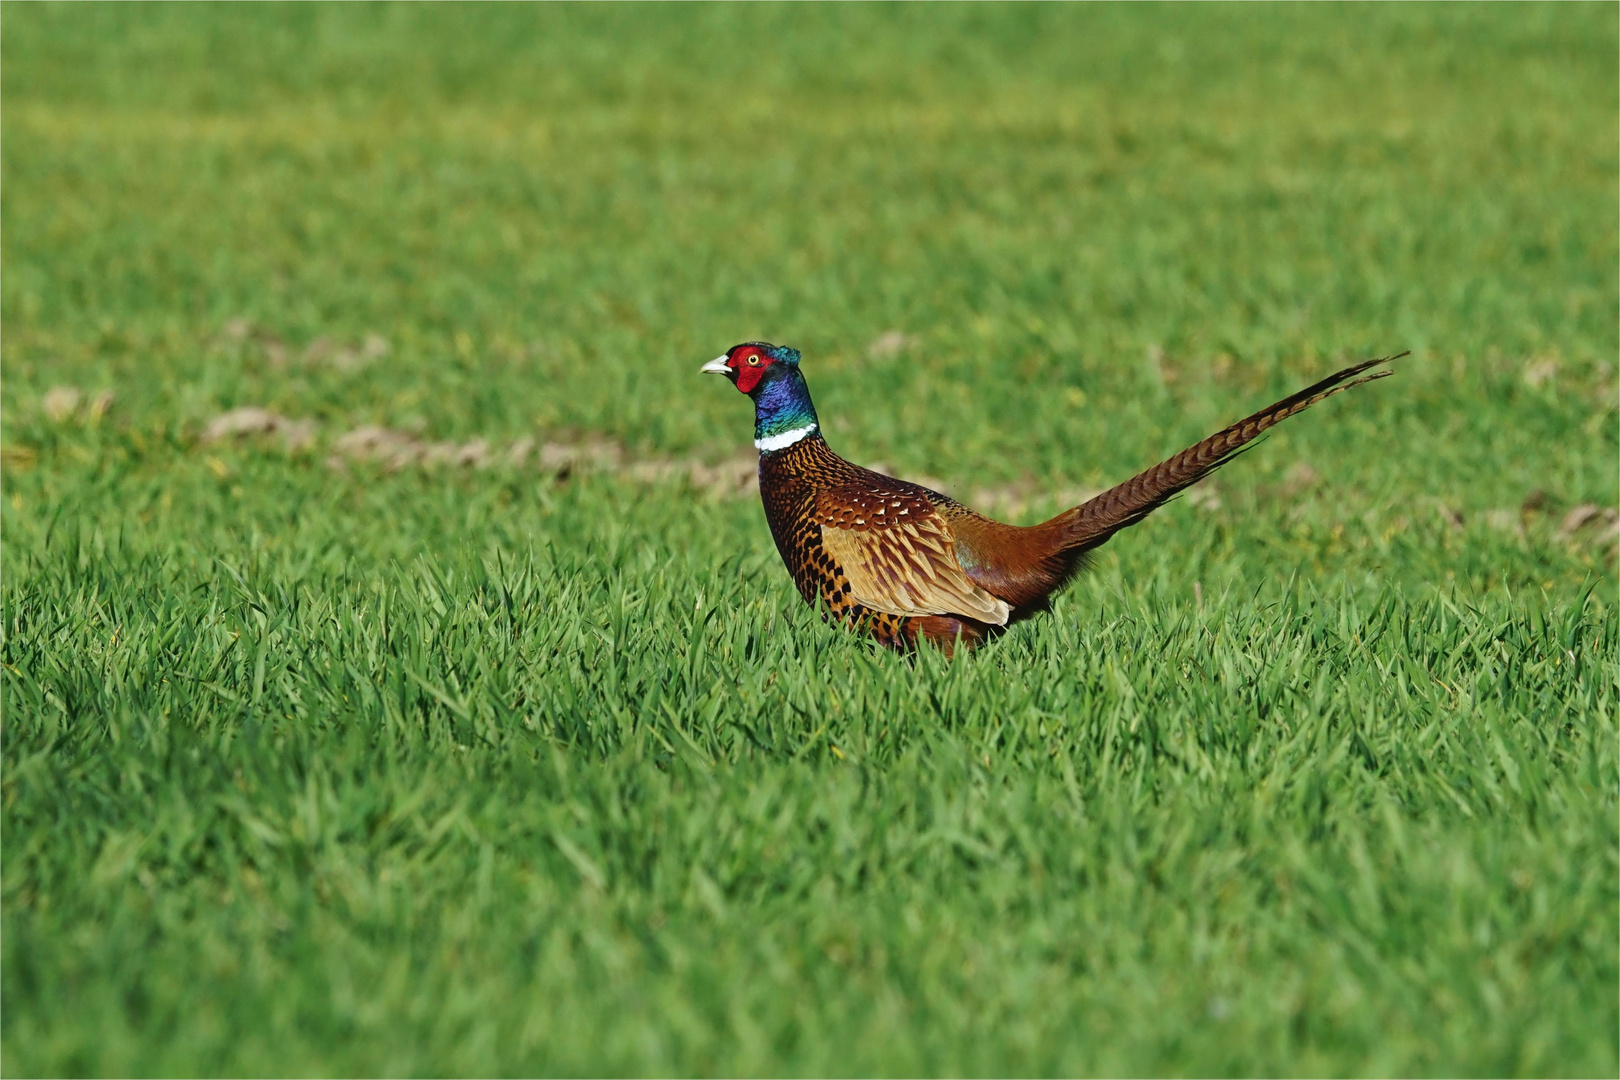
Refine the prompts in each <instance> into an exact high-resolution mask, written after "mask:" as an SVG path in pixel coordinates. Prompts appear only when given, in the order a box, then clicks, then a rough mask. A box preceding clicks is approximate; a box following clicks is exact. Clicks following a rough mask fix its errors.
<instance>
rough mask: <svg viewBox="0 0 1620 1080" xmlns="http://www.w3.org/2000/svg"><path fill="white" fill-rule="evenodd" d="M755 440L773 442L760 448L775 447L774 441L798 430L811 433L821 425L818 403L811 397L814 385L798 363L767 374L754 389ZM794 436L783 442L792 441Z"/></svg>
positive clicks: (756, 441)
mask: <svg viewBox="0 0 1620 1080" xmlns="http://www.w3.org/2000/svg"><path fill="white" fill-rule="evenodd" d="M753 397H754V442H755V443H756V444H759V443H765V444H769V445H766V446H761V447H760V449H762V450H766V449H772V448H775V447H774V444H775V443H778V442H781V440H782V439H784V438H786V437H787V436H789V435H792V434H794V433H796V432H797V433H800V437H801V438H802V437H803V436H804V435H808V434H810V432H811V431H812V430H814V429H815V428H816V426H817V423H816V407H815V405H814V404H813V403H812V402H811V401H810V387H809V386H807V385H805V381H804V376H803V375H801V374H800V373H799V369H798V367H797V366H793V367H788V368H785V369H784V370H783V371H782V373H781V374H779V375H775V376H774V377H773V378H767V379H766V380H765V381H764V382H762V383H760V385H759V387H758V388H757V389H756V390H755V391H754V394H753ZM797 441H798V440H797V439H790V440H789V441H788V442H786V443H782V444H781V445H782V446H788V445H791V444H792V443H793V442H797Z"/></svg>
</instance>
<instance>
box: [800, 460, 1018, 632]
mask: <svg viewBox="0 0 1620 1080" xmlns="http://www.w3.org/2000/svg"><path fill="white" fill-rule="evenodd" d="M816 520H817V523H818V524H820V526H821V543H822V546H823V547H824V548H825V549H826V551H827V554H829V555H831V556H832V558H833V560H834V561H835V562H837V563H838V565H839V568H840V569H841V570H842V571H843V574H844V577H845V578H846V579H848V581H849V589H850V595H851V596H852V597H853V598H854V599H855V601H856V602H858V603H860V604H861V605H863V606H864V607H868V608H870V609H872V610H873V611H881V612H885V613H887V614H890V615H907V616H917V615H962V616H966V617H967V618H970V619H977V620H978V621H980V622H984V623H989V624H991V625H993V626H1005V625H1006V624H1007V617H1008V615H1009V614H1010V613H1011V612H1010V609H1009V608H1008V606H1007V603H1006V601H1004V600H1002V599H1000V598H999V597H996V596H992V595H991V594H990V593H988V592H986V591H985V590H984V589H982V588H980V587H979V586H978V585H975V584H974V583H973V582H972V580H971V579H969V578H968V576H967V574H966V573H965V572H964V571H963V570H962V564H961V563H960V562H958V561H957V558H956V540H955V538H954V537H953V536H952V535H951V529H950V525H949V524H948V523H947V522H946V520H945V519H944V518H943V517H942V516H940V514H939V512H938V511H937V510H935V509H934V505H933V504H932V503H931V502H929V501H928V499H927V497H926V496H924V495H922V494H920V493H917V492H913V491H906V490H904V489H902V488H900V487H899V486H898V485H896V486H895V487H893V488H885V487H883V486H878V485H872V484H864V483H859V484H844V485H842V486H840V487H835V488H829V489H827V490H825V491H822V492H820V493H819V494H818V495H817V496H816Z"/></svg>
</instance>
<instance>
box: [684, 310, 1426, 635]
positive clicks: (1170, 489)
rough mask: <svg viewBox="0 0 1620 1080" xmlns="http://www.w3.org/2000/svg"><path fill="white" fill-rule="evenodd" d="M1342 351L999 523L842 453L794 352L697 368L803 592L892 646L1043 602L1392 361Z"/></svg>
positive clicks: (764, 346)
mask: <svg viewBox="0 0 1620 1080" xmlns="http://www.w3.org/2000/svg"><path fill="white" fill-rule="evenodd" d="M1405 355H1406V354H1405V353H1400V354H1399V355H1397V356H1389V357H1380V358H1378V359H1376V360H1365V361H1362V362H1361V363H1359V364H1353V365H1351V366H1350V367H1347V368H1345V369H1344V370H1343V371H1339V372H1335V373H1334V374H1332V375H1330V376H1328V377H1327V378H1325V379H1323V380H1321V381H1320V382H1317V383H1313V384H1312V385H1310V386H1307V387H1306V388H1305V389H1303V390H1300V391H1299V392H1297V393H1294V394H1291V395H1289V396H1288V397H1285V398H1283V399H1282V400H1281V401H1279V402H1276V403H1275V404H1273V405H1270V406H1267V407H1266V408H1264V409H1261V410H1260V411H1259V412H1257V413H1255V414H1253V415H1252V416H1248V417H1245V418H1244V419H1242V420H1239V421H1238V422H1237V423H1235V424H1232V425H1231V426H1229V427H1226V428H1223V429H1221V430H1220V431H1217V432H1216V433H1215V434H1213V435H1211V436H1210V437H1209V438H1207V439H1204V440H1203V441H1202V442H1199V443H1197V444H1195V445H1193V446H1190V447H1188V448H1187V449H1185V450H1183V451H1182V452H1181V453H1179V454H1175V455H1173V456H1172V457H1169V458H1166V459H1165V460H1164V461H1161V462H1159V464H1157V465H1154V466H1153V467H1152V468H1150V469H1146V470H1144V471H1142V472H1140V473H1138V474H1137V475H1136V476H1133V477H1131V479H1129V480H1127V481H1125V482H1124V483H1123V484H1119V485H1117V486H1115V487H1113V488H1110V489H1109V490H1107V491H1105V492H1103V493H1102V494H1101V495H1098V496H1097V497H1095V498H1093V499H1090V500H1088V501H1086V502H1084V503H1081V504H1080V505H1079V506H1076V507H1074V508H1072V509H1069V510H1065V511H1064V512H1063V513H1061V514H1058V515H1057V516H1056V517H1054V518H1052V519H1051V520H1049V521H1044V522H1041V523H1040V524H1039V525H1028V526H1019V525H1007V524H1004V523H1002V522H999V521H994V520H992V519H990V518H987V517H985V516H984V515H983V514H979V513H976V512H974V511H972V510H970V509H968V508H967V507H966V506H963V505H962V504H961V503H959V502H957V501H956V500H954V499H952V498H950V497H949V496H946V495H942V494H940V493H939V492H937V491H932V490H930V489H928V488H925V487H923V486H921V485H920V484H913V483H910V482H909V481H906V480H899V479H896V478H895V477H892V476H885V475H883V474H882V473H877V472H873V471H872V470H870V469H863V468H861V467H860V466H859V465H855V464H853V463H851V462H848V461H845V460H844V459H843V458H841V457H839V456H838V455H837V454H835V453H833V451H832V448H831V447H829V446H828V445H827V442H826V440H825V439H824V438H823V437H822V435H821V429H820V422H819V420H818V419H817V417H816V410H815V405H814V404H813V403H812V402H811V400H810V388H809V386H808V385H807V384H806V383H805V380H804V374H803V373H802V372H801V371H800V370H799V359H800V357H799V351H798V350H797V349H792V348H788V347H787V346H783V345H772V344H769V343H768V342H763V341H749V342H744V343H743V344H741V345H735V346H733V347H732V348H731V349H729V350H727V352H726V354H725V355H724V356H718V357H716V358H715V359H713V360H711V361H709V363H707V364H705V365H704V366H703V369H702V370H703V371H705V372H708V373H710V374H715V375H724V376H726V377H727V378H729V379H730V380H731V381H732V382H733V383H734V384H735V385H736V387H737V389H738V390H740V391H742V392H743V393H744V394H747V395H748V396H749V398H751V399H752V400H753V402H754V445H755V446H756V447H757V448H758V449H759V494H760V499H761V501H762V502H763V503H764V505H765V520H766V521H767V523H768V524H769V525H770V529H771V536H772V538H774V539H775V541H776V549H777V551H778V552H780V553H781V556H782V561H783V562H784V563H786V564H787V568H788V573H789V574H791V575H792V577H793V583H794V585H796V586H797V587H798V590H799V594H800V595H801V596H803V597H804V599H805V602H806V603H809V604H811V605H812V606H815V607H818V608H820V609H821V610H822V612H823V613H824V615H825V617H827V618H830V619H833V620H835V621H839V622H843V623H847V624H849V625H851V626H854V627H856V628H858V629H863V630H865V631H866V632H867V633H870V634H871V635H872V636H873V637H874V638H876V639H877V640H878V641H880V642H882V643H883V644H884V645H887V646H890V647H891V648H897V649H910V648H914V647H915V646H916V645H918V644H919V643H920V642H924V641H926V642H930V643H932V644H934V645H937V646H939V647H940V648H942V649H944V650H945V651H946V652H950V651H952V650H953V649H955V647H956V646H957V645H958V644H962V645H965V646H969V647H971V646H974V645H977V644H979V643H980V642H982V641H985V640H987V639H988V638H991V637H993V636H995V635H996V634H998V633H1000V632H1001V631H1003V630H1005V629H1006V628H1007V627H1008V626H1010V625H1012V624H1013V623H1015V622H1018V621H1019V620H1021V619H1025V618H1028V617H1029V616H1031V615H1034V614H1037V613H1039V612H1041V611H1045V610H1047V609H1048V607H1049V606H1050V603H1051V599H1052V597H1053V595H1055V594H1056V593H1057V592H1058V591H1059V590H1061V589H1062V588H1063V587H1064V586H1065V585H1067V584H1068V583H1069V582H1070V581H1071V580H1073V578H1074V576H1075V575H1076V574H1078V573H1079V572H1080V571H1081V570H1082V569H1083V568H1084V567H1085V564H1086V561H1087V558H1088V556H1089V554H1090V553H1091V552H1092V551H1095V550H1096V549H1097V548H1098V547H1099V546H1101V545H1102V544H1103V543H1104V542H1106V541H1107V540H1108V538H1109V537H1111V536H1113V535H1114V534H1115V533H1116V532H1118V531H1119V530H1121V529H1124V528H1128V527H1130V526H1132V525H1134V524H1136V523H1137V522H1139V521H1141V520H1142V519H1143V518H1145V517H1147V515H1148V514H1150V513H1152V512H1153V511H1154V510H1156V509H1158V508H1159V507H1160V506H1163V505H1164V504H1165V503H1166V502H1168V501H1169V500H1170V499H1172V498H1174V497H1175V496H1176V495H1177V494H1179V493H1180V492H1182V491H1185V490H1186V489H1187V488H1188V487H1191V486H1192V485H1193V484H1195V483H1197V482H1198V481H1199V480H1202V479H1203V478H1204V477H1206V476H1208V475H1209V474H1210V473H1211V472H1213V471H1214V470H1216V469H1218V468H1220V467H1221V466H1222V465H1224V464H1226V463H1227V462H1229V461H1231V460H1232V458H1233V457H1234V456H1236V455H1237V454H1238V453H1240V452H1241V451H1242V450H1243V449H1244V448H1245V446H1248V445H1249V444H1251V443H1252V442H1253V440H1254V439H1256V438H1258V437H1259V436H1260V435H1262V434H1263V433H1265V432H1266V431H1267V430H1269V429H1270V428H1272V427H1274V426H1276V425H1277V424H1278V423H1280V422H1282V421H1283V420H1286V419H1287V418H1288V417H1290V416H1293V415H1294V414H1295V413H1299V412H1303V411H1304V410H1306V409H1308V408H1310V407H1311V406H1312V405H1315V404H1316V403H1317V402H1319V401H1322V400H1323V399H1324V398H1328V397H1332V396H1333V395H1334V394H1337V393H1340V392H1342V391H1345V390H1349V389H1351V388H1352V387H1356V386H1360V385H1362V384H1364V383H1368V382H1371V381H1373V380H1374V379H1381V378H1383V377H1384V376H1386V375H1389V374H1391V372H1389V371H1387V370H1384V371H1371V370H1370V369H1372V368H1374V367H1376V366H1377V365H1379V364H1383V363H1388V362H1389V361H1392V360H1398V359H1400V358H1401V357H1402V356H1405Z"/></svg>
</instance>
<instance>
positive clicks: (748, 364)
mask: <svg viewBox="0 0 1620 1080" xmlns="http://www.w3.org/2000/svg"><path fill="white" fill-rule="evenodd" d="M731 366H732V368H733V369H735V370H736V372H737V389H738V390H741V391H742V392H743V393H745V394H752V393H753V392H754V387H756V386H758V385H759V380H760V379H762V378H764V377H765V369H766V368H768V367H770V366H771V358H770V356H768V355H767V354H765V353H763V352H761V351H760V350H758V349H752V348H750V349H739V350H738V351H737V353H736V355H734V356H733V357H732V358H731Z"/></svg>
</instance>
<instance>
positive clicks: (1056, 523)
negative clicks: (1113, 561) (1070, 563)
mask: <svg viewBox="0 0 1620 1080" xmlns="http://www.w3.org/2000/svg"><path fill="white" fill-rule="evenodd" d="M1406 355H1408V354H1407V353H1404V352H1403V353H1397V354H1396V355H1394V356H1382V357H1379V358H1378V359H1376V360H1364V361H1362V362H1361V363H1359V364H1356V365H1354V366H1353V367H1347V368H1345V369H1344V370H1343V371H1340V372H1337V373H1335V374H1333V375H1329V376H1328V377H1327V378H1325V379H1323V380H1322V381H1321V382H1319V383H1314V384H1312V385H1311V386H1307V387H1306V388H1305V389H1303V390H1301V391H1299V393H1297V394H1290V395H1289V396H1288V397H1285V398H1283V399H1282V400H1281V401H1279V402H1277V403H1276V404H1275V405H1271V406H1268V407H1267V408H1264V409H1261V410H1260V411H1259V412H1257V413H1255V414H1254V415H1253V416H1250V417H1247V418H1246V419H1243V420H1239V421H1238V422H1237V423H1235V424H1233V425H1232V426H1231V427H1229V428H1225V429H1223V430H1221V431H1217V432H1216V433H1215V434H1213V435H1211V436H1210V437H1209V438H1207V439H1205V440H1204V441H1203V442H1201V443H1199V444H1198V445H1197V446H1189V447H1188V448H1187V449H1185V450H1183V451H1182V452H1181V453H1179V454H1177V455H1176V456H1175V457H1172V458H1168V459H1166V460H1164V461H1161V462H1159V464H1157V465H1155V466H1153V467H1152V468H1151V469H1147V470H1145V471H1144V472H1141V473H1138V474H1137V475H1136V476H1133V477H1131V478H1130V479H1129V480H1127V481H1125V482H1124V483H1123V484H1120V485H1118V486H1117V487H1113V488H1110V489H1109V490H1107V491H1105V492H1103V493H1102V494H1101V495H1098V496H1097V497H1096V498H1094V499H1092V500H1090V501H1089V502H1085V503H1081V504H1080V505H1079V506H1077V507H1075V508H1074V509H1073V510H1069V511H1066V512H1065V513H1062V514H1059V515H1058V516H1057V517H1056V518H1054V519H1052V521H1050V522H1048V523H1047V525H1048V526H1049V527H1056V528H1057V529H1058V530H1059V532H1060V535H1061V538H1062V539H1061V546H1062V548H1063V549H1064V550H1066V551H1068V552H1070V553H1083V552H1085V551H1087V550H1089V549H1091V548H1094V547H1096V546H1098V545H1099V544H1101V543H1102V542H1103V541H1105V540H1107V539H1108V538H1109V537H1110V536H1113V535H1114V534H1115V533H1116V532H1118V531H1119V530H1121V529H1124V528H1127V527H1129V526H1131V525H1135V524H1136V523H1137V522H1138V521H1141V520H1142V519H1143V518H1145V517H1147V516H1148V515H1149V514H1151V513H1152V512H1153V511H1154V510H1157V509H1158V508H1159V507H1161V506H1163V505H1164V504H1165V503H1166V502H1168V501H1169V500H1170V499H1172V498H1174V497H1175V496H1176V495H1177V494H1179V493H1180V492H1182V491H1185V490H1186V489H1187V488H1189V487H1191V486H1192V485H1193V484H1196V483H1197V482H1198V481H1200V480H1202V479H1203V478H1204V477H1206V476H1208V475H1209V474H1210V473H1212V472H1214V471H1215V470H1216V469H1218V468H1220V467H1221V466H1222V465H1224V464H1226V462H1228V461H1230V460H1231V459H1232V456H1233V455H1234V454H1236V453H1237V452H1238V451H1239V450H1241V449H1243V447H1244V446H1245V445H1246V444H1247V443H1249V442H1252V441H1253V440H1254V439H1255V438H1256V437H1258V436H1259V435H1261V434H1262V433H1263V432H1265V431H1266V430H1267V429H1269V428H1271V427H1274V426H1276V425H1277V424H1279V423H1281V422H1282V421H1284V420H1286V419H1288V418H1289V417H1290V416H1293V415H1294V414H1295V413H1300V412H1304V411H1305V410H1306V409H1308V408H1310V407H1311V406H1312V405H1315V404H1316V403H1317V402H1319V401H1322V400H1323V399H1325V398H1330V397H1332V396H1333V395H1334V394H1337V393H1340V392H1341V391H1344V390H1349V389H1350V388H1351V387H1355V386H1360V385H1361V384H1362V383H1369V382H1372V381H1373V380H1374V379H1382V378H1383V377H1384V376H1386V375H1392V374H1394V373H1393V372H1390V371H1375V372H1373V373H1372V374H1371V375H1361V373H1362V372H1363V371H1366V370H1367V369H1368V368H1371V367H1376V366H1378V365H1379V364H1386V363H1390V362H1392V361H1395V360H1399V359H1400V358H1401V357H1403V356H1406ZM1357 375H1361V378H1359V379H1358V378H1356V376H1357Z"/></svg>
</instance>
